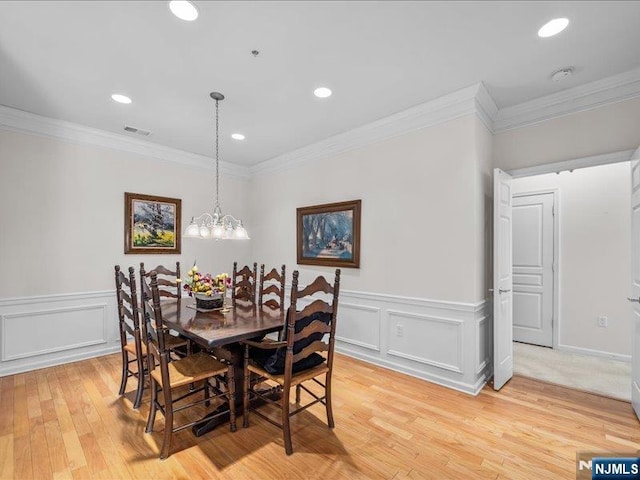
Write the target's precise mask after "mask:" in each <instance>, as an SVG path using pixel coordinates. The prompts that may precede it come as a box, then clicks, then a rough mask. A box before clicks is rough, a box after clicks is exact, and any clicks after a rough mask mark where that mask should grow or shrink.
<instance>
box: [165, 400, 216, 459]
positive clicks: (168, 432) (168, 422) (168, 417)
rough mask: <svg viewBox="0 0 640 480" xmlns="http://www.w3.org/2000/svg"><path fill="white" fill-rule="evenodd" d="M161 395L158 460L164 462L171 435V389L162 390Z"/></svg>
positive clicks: (167, 454) (169, 446)
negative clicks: (161, 429)
mask: <svg viewBox="0 0 640 480" xmlns="http://www.w3.org/2000/svg"><path fill="white" fill-rule="evenodd" d="M205 392H208V390H206V389H205ZM162 393H163V394H164V435H163V438H162V450H161V451H160V460H164V459H165V458H167V457H168V456H169V449H170V448H171V435H173V401H172V398H171V389H170V388H163V389H162Z"/></svg>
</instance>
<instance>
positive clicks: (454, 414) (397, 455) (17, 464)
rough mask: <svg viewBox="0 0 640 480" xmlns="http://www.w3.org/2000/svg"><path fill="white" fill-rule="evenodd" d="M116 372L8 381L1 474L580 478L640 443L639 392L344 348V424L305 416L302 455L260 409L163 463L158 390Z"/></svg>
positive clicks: (107, 366) (1, 417)
mask: <svg viewBox="0 0 640 480" xmlns="http://www.w3.org/2000/svg"><path fill="white" fill-rule="evenodd" d="M119 370H120V367H119V356H118V355H110V356H107V357H101V358H96V359H91V360H86V361H82V362H77V363H72V364H67V365H62V366H58V367H52V368H47V369H43V370H38V371H34V372H29V373H24V374H19V375H13V376H8V377H3V378H0V389H1V390H0V478H2V479H5V478H7V479H8V478H17V479H23V478H24V479H26V478H35V479H38V480H42V479H48V478H55V479H62V478H74V479H79V478H82V479H96V478H104V479H124V478H141V479H142V478H152V479H154V480H155V479H165V478H167V479H168V478H171V479H173V478H180V479H182V478H184V479H187V478H189V479H197V478H203V479H205V478H206V479H211V478H231V479H233V478H238V479H257V478H322V479H336V478H349V479H352V478H387V479H391V478H393V479H403V478H437V479H447V478H451V479H460V478H482V479H484V478H491V479H498V478H500V479H505V478H514V479H516V478H522V479H532V478H540V479H551V478H554V479H556V478H558V479H561V478H562V479H572V478H575V455H576V451H578V450H588V451H603V452H604V451H615V452H621V451H622V452H633V451H635V450H637V449H640V426H639V424H638V421H637V420H636V418H635V417H634V414H633V412H632V409H631V406H630V404H629V403H625V402H620V401H616V400H612V399H607V398H602V397H598V396H595V395H590V394H587V393H582V392H576V391H572V390H568V389H564V388H561V387H556V386H551V385H547V384H544V383H540V382H537V381H534V380H529V379H524V378H519V377H515V378H513V379H512V380H511V381H510V382H509V383H508V384H507V385H506V386H505V387H504V388H503V390H502V391H501V392H494V391H493V390H491V389H490V388H489V387H486V388H485V389H484V390H483V391H482V392H481V393H480V394H479V395H478V396H477V397H472V396H469V395H466V394H463V393H458V392H455V391H453V390H450V389H447V388H443V387H439V386H437V385H433V384H431V383H427V382H425V381H422V380H418V379H415V378H412V377H408V376H405V375H402V374H399V373H395V372H392V371H389V370H385V369H381V368H378V367H375V366H372V365H369V364H366V363H363V362H360V361H357V360H353V359H351V358H349V357H345V356H342V355H338V356H337V358H336V361H335V376H334V414H335V420H336V428H335V429H334V430H332V431H331V430H329V429H328V428H327V427H326V423H325V421H326V419H325V415H324V408H323V407H321V406H318V405H316V406H313V407H311V408H310V409H309V410H307V411H306V412H303V413H301V414H299V415H297V416H295V417H294V418H293V424H292V430H293V446H294V454H293V455H292V456H290V457H287V456H286V455H285V453H284V448H283V442H282V435H281V432H280V431H279V430H278V429H276V428H275V427H273V426H272V425H270V424H269V423H267V422H265V421H263V420H261V419H260V418H258V417H257V416H255V415H254V416H252V417H251V426H250V427H249V428H248V429H244V428H238V432H237V433H233V434H232V433H230V432H229V429H228V425H225V426H223V427H219V428H217V429H216V430H214V431H213V432H211V433H209V434H208V435H206V436H204V437H200V438H196V437H194V436H193V435H192V434H191V431H190V430H186V431H183V432H180V433H178V434H176V435H175V436H174V442H173V447H172V452H173V454H172V455H171V457H169V458H168V459H167V460H165V461H160V460H158V457H157V456H158V451H159V450H158V448H159V445H160V442H161V431H162V428H163V426H162V417H161V415H158V420H156V429H155V431H154V433H153V434H152V435H145V434H144V433H143V432H144V426H145V420H146V414H147V411H148V392H145V399H144V400H145V401H144V402H143V405H142V406H141V408H140V411H135V410H132V408H131V404H132V400H133V392H132V390H133V385H132V384H130V385H129V386H128V393H127V394H126V396H125V397H123V398H120V397H118V394H117V391H118V383H119ZM132 383H133V382H132ZM239 425H242V422H241V421H239Z"/></svg>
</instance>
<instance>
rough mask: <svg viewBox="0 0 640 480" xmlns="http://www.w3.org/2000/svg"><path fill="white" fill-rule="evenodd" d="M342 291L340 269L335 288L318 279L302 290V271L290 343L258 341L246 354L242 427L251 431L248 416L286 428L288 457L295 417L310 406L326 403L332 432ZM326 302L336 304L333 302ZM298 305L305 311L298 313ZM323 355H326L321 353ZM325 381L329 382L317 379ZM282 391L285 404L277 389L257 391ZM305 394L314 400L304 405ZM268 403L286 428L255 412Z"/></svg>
mask: <svg viewBox="0 0 640 480" xmlns="http://www.w3.org/2000/svg"><path fill="white" fill-rule="evenodd" d="M339 291H340V269H336V271H335V278H334V281H333V285H331V284H330V283H329V282H327V280H325V278H324V277H322V276H319V277H317V278H316V279H315V280H314V281H313V282H311V283H310V284H309V285H307V286H306V287H305V288H302V289H298V271H297V270H296V271H294V272H293V282H292V285H291V306H290V308H289V310H288V313H287V331H286V338H284V339H283V340H280V341H273V340H269V339H267V338H265V339H263V340H262V341H259V342H254V341H251V340H246V341H245V342H244V343H245V350H244V372H243V373H244V392H243V393H244V395H243V404H244V414H243V426H244V427H248V426H249V412H250V410H253V411H254V413H256V414H257V415H258V416H260V417H262V418H264V419H265V420H267V421H268V422H270V423H272V424H273V425H275V426H277V427H280V428H282V430H283V436H284V445H285V451H286V453H287V455H291V454H292V453H293V446H292V443H291V427H290V423H289V421H290V418H291V417H292V416H293V415H296V414H297V413H300V412H301V411H303V410H306V409H307V408H309V407H310V406H311V405H314V404H316V403H322V404H323V405H324V406H325V409H326V414H327V423H328V425H329V428H333V427H334V420H333V411H332V406H331V374H332V371H333V352H334V345H335V331H336V315H337V312H338V295H339ZM327 297H330V298H331V300H330V301H328V300H327ZM299 302H301V303H302V304H304V305H305V306H304V307H303V308H301V310H300V311H298V306H299ZM319 352H323V354H320V353H319ZM322 376H324V383H322V382H321V381H320V380H318V377H322ZM308 381H313V382H314V383H315V384H317V385H319V386H320V387H321V388H322V389H323V392H322V393H321V394H317V393H315V392H314V391H312V390H311V389H310V388H308V387H307V386H306V385H304V383H305V382H308ZM265 383H266V384H269V385H271V386H274V387H276V388H277V387H280V388H281V390H282V396H281V398H280V402H279V403H278V402H276V401H274V400H273V399H272V398H270V396H269V395H270V394H271V393H272V392H273V389H269V390H266V392H268V394H265V390H260V389H258V388H257V386H258V385H259V384H265ZM294 386H295V387H296V399H295V401H296V405H297V408H296V409H295V410H293V411H291V406H290V390H291V388H292V387H294ZM301 390H304V391H305V392H306V393H308V394H309V395H310V396H311V397H312V400H311V401H310V402H309V403H307V404H305V405H302V406H301V405H300V393H301ZM258 399H261V400H263V401H264V402H266V403H267V404H269V405H275V406H278V407H279V408H280V415H281V423H278V422H277V421H276V420H274V419H272V418H270V417H269V416H267V415H265V414H263V413H262V412H260V411H259V410H258V409H255V408H251V407H252V406H251V403H252V401H256V400H258Z"/></svg>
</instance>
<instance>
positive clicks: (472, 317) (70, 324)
mask: <svg viewBox="0 0 640 480" xmlns="http://www.w3.org/2000/svg"><path fill="white" fill-rule="evenodd" d="M287 290H289V288H287ZM398 325H400V329H398ZM336 328H337V334H336V350H337V351H338V352H340V353H343V354H345V355H349V356H352V357H355V358H359V359H361V360H363V361H366V362H370V363H373V364H376V365H380V366H383V367H386V368H389V369H392V370H396V371H399V372H402V373H406V374H408V375H412V376H415V377H418V378H422V379H424V380H427V381H430V382H434V383H437V384H440V385H443V386H446V387H450V388H454V389H456V390H459V391H462V392H465V393H470V394H473V395H475V394H477V393H478V392H479V391H480V390H481V389H482V387H483V386H484V384H485V383H486V381H487V380H488V379H489V377H490V375H491V362H490V356H491V317H490V315H489V312H488V304H487V303H486V302H484V301H483V302H479V303H477V304H470V303H458V302H439V301H434V300H425V299H421V298H410V297H401V296H393V295H385V294H376V293H367V292H356V291H349V290H342V291H341V292H340V306H339V307H338V324H337V327H336ZM119 349H120V345H119V336H118V320H117V311H116V301H115V292H114V291H105V292H87V293H72V294H66V295H47V296H37V297H22V298H12V299H2V300H0V376H5V375H10V374H14V373H20V372H25V371H30V370H35V369H38V368H44V367H48V366H52V365H58V364H62V363H68V362H73V361H77V360H83V359H85V358H91V357H98V356H101V355H107V354H110V353H114V352H117V351H119Z"/></svg>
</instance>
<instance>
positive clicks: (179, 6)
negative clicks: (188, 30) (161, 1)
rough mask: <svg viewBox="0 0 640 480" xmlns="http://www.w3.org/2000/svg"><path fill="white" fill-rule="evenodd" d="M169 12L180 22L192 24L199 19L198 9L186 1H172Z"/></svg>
mask: <svg viewBox="0 0 640 480" xmlns="http://www.w3.org/2000/svg"><path fill="white" fill-rule="evenodd" d="M169 10H171V13H173V14H174V15H175V16H176V17H178V18H179V19H180V20H185V21H187V22H192V21H193V20H195V19H196V18H198V9H197V8H196V6H195V5H194V4H193V3H191V2H187V1H186V0H171V1H170V2H169Z"/></svg>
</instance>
